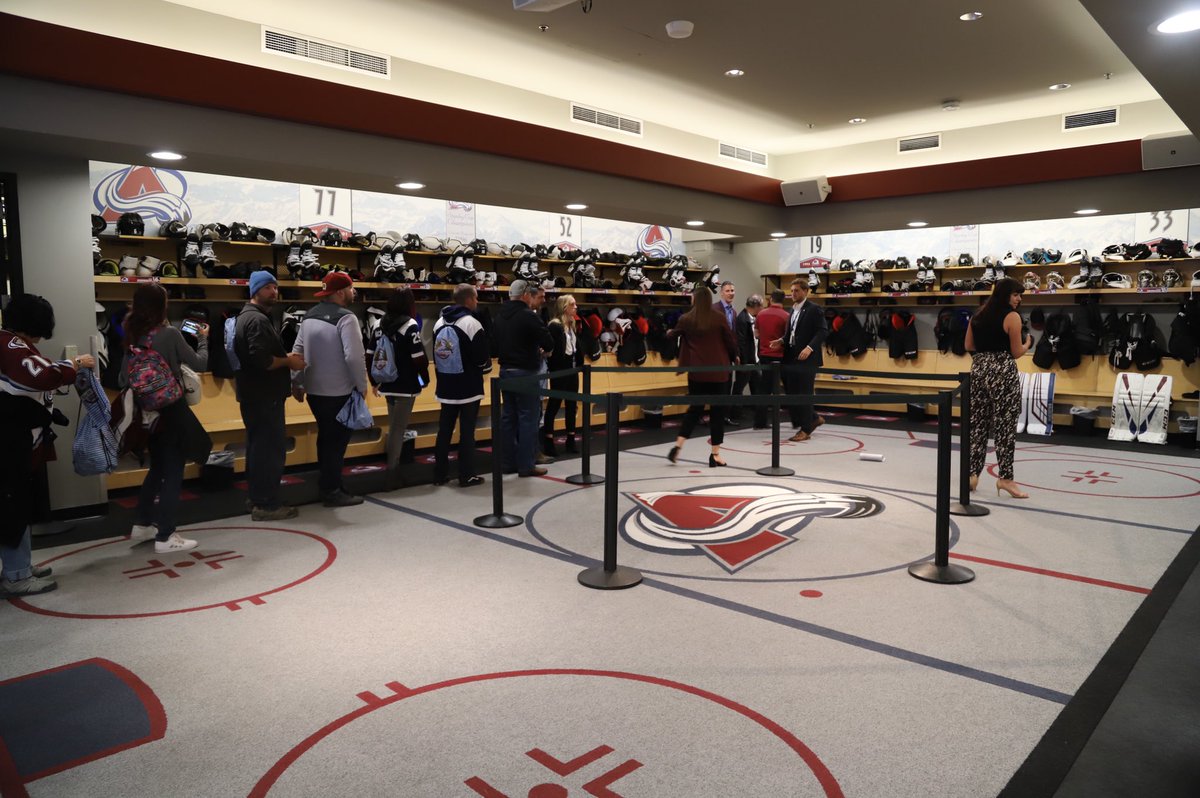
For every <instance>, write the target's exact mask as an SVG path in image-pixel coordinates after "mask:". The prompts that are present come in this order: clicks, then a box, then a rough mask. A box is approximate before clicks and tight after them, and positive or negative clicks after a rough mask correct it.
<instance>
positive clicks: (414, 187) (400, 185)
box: [396, 182, 425, 191]
mask: <svg viewBox="0 0 1200 798" xmlns="http://www.w3.org/2000/svg"><path fill="white" fill-rule="evenodd" d="M396 188H402V189H404V190H405V191H416V190H417V189H419V188H425V184H424V183H411V182H410V183H397V184H396Z"/></svg>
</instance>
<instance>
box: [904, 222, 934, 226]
mask: <svg viewBox="0 0 1200 798" xmlns="http://www.w3.org/2000/svg"><path fill="white" fill-rule="evenodd" d="M927 224H929V222H909V223H908V226H909V227H925V226H926V225H927Z"/></svg>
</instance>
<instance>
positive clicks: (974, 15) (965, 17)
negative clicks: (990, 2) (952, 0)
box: [958, 11, 983, 22]
mask: <svg viewBox="0 0 1200 798" xmlns="http://www.w3.org/2000/svg"><path fill="white" fill-rule="evenodd" d="M958 18H959V19H961V20H962V21H963V22H974V21H976V20H978V19H982V18H983V12H982V11H968V12H967V13H965V14H959V15H958Z"/></svg>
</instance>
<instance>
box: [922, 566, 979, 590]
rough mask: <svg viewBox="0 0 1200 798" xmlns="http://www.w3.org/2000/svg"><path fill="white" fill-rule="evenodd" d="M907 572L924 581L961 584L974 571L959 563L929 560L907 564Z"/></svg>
mask: <svg viewBox="0 0 1200 798" xmlns="http://www.w3.org/2000/svg"><path fill="white" fill-rule="evenodd" d="M908 573H909V574H910V575H912V576H915V577H916V578H917V579H924V580H925V581H926V582H940V583H941V584H943V585H961V584H962V583H963V582H970V581H971V580H972V579H974V578H975V572H974V571H972V570H971V569H970V568H965V567H963V566H961V565H934V564H933V563H931V562H923V563H918V564H917V565H912V566H909V569H908Z"/></svg>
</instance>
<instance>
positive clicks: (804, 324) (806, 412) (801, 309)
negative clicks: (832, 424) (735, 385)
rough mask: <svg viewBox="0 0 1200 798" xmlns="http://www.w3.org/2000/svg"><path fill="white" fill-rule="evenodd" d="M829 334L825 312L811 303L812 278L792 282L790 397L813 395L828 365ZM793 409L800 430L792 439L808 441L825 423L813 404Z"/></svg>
mask: <svg viewBox="0 0 1200 798" xmlns="http://www.w3.org/2000/svg"><path fill="white" fill-rule="evenodd" d="M828 333H829V327H828V326H827V325H826V323H825V311H824V310H823V309H822V308H821V307H820V306H818V305H817V304H816V303H815V302H810V301H808V278H807V277H801V278H798V279H796V280H792V314H791V317H790V318H789V319H788V326H787V331H786V332H785V333H784V340H783V388H784V391H785V392H786V393H787V394H789V395H792V396H810V395H812V393H813V386H814V385H815V383H816V379H817V369H818V368H820V367H821V365H822V363H823V362H824V360H823V359H822V357H821V346H822V344H824V343H825V336H826V335H827V334H828ZM789 410H790V411H791V416H792V427H793V428H794V429H795V430H796V434H795V435H793V436H792V437H791V438H789V440H791V441H793V442H795V443H799V442H801V441H806V440H808V439H809V437H811V436H812V434H813V431H814V430H815V429H816V428H817V427H819V426H820V425H821V424H822V423H824V422H822V421H821V418H820V416H818V415H817V414H816V413H815V412H813V406H812V405H798V406H793V407H791V408H789Z"/></svg>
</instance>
